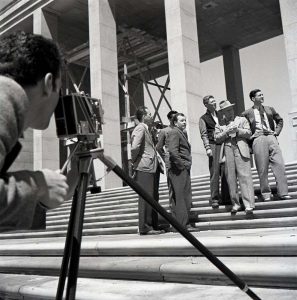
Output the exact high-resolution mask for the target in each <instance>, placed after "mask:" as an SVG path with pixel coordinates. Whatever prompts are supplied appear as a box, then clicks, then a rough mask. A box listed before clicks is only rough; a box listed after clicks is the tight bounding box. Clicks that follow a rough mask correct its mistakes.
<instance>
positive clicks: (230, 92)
mask: <svg viewBox="0 0 297 300" xmlns="http://www.w3.org/2000/svg"><path fill="white" fill-rule="evenodd" d="M223 61H224V72H225V82H226V92H227V99H228V100H229V101H230V102H232V103H235V104H236V105H235V106H234V109H235V113H236V114H237V115H239V114H240V113H242V112H243V111H244V96H243V87H242V78H241V67H240V57H239V50H238V49H237V48H235V47H233V46H230V47H226V48H224V49H223Z"/></svg>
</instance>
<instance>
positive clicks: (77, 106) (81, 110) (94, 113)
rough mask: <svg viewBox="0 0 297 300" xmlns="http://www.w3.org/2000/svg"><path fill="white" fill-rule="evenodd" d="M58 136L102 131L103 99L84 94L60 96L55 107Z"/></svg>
mask: <svg viewBox="0 0 297 300" xmlns="http://www.w3.org/2000/svg"><path fill="white" fill-rule="evenodd" d="M55 120H56V128H57V136H58V138H60V139H66V138H74V137H77V136H80V135H87V134H95V135H97V136H99V135H100V134H101V133H102V123H103V110H102V105H101V101H100V100H98V99H95V98H91V97H88V96H86V95H84V94H76V93H72V94H69V95H66V96H60V99H59V101H58V104H57V107H56V109H55Z"/></svg>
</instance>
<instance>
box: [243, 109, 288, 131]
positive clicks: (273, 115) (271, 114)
mask: <svg viewBox="0 0 297 300" xmlns="http://www.w3.org/2000/svg"><path fill="white" fill-rule="evenodd" d="M263 108H264V111H265V113H266V115H267V118H268V122H269V126H270V128H271V130H273V131H274V132H275V134H276V135H279V134H280V132H281V131H282V129H283V124H284V121H283V119H282V118H281V116H280V115H279V114H278V113H277V112H276V111H275V109H274V108H273V107H270V106H263ZM241 115H242V116H243V117H245V118H247V120H248V121H249V124H250V127H251V130H252V134H254V133H255V131H256V120H255V113H254V108H253V107H251V108H249V109H247V110H246V111H244V112H243V113H242V114H241ZM274 122H275V124H274ZM275 125H276V126H275Z"/></svg>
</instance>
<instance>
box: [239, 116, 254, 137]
mask: <svg viewBox="0 0 297 300" xmlns="http://www.w3.org/2000/svg"><path fill="white" fill-rule="evenodd" d="M240 121H241V126H240V127H238V128H237V130H238V131H237V136H238V137H241V138H244V139H247V140H249V139H250V137H251V135H252V131H251V128H250V124H249V122H248V120H247V119H246V118H245V117H242V119H241V120H240Z"/></svg>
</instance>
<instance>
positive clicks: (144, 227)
mask: <svg viewBox="0 0 297 300" xmlns="http://www.w3.org/2000/svg"><path fill="white" fill-rule="evenodd" d="M167 116H168V119H169V121H170V126H168V127H166V128H164V129H162V130H161V131H160V133H159V137H158V143H157V145H155V144H154V142H153V138H152V136H151V133H150V127H151V125H152V122H153V120H152V117H151V113H150V111H149V110H148V109H147V108H146V107H141V108H139V109H138V110H137V111H136V118H137V120H138V121H139V124H138V125H137V126H136V127H135V129H134V130H133V132H132V137H131V142H132V145H131V154H132V163H133V169H134V171H135V180H136V181H137V182H138V184H139V185H140V186H141V187H143V189H144V190H145V191H146V192H147V193H148V194H150V195H151V196H152V197H153V198H154V199H155V200H156V201H159V193H158V188H159V174H160V171H161V169H162V166H161V164H162V160H161V157H162V159H163V160H164V161H165V166H166V172H167V178H168V187H169V197H170V208H171V212H172V215H173V216H174V217H175V218H176V219H177V221H179V222H180V224H181V225H182V226H184V227H188V228H189V227H191V226H190V225H189V214H190V209H191V203H192V191H191V177H190V170H191V165H192V157H191V145H190V143H189V141H188V137H187V133H186V131H185V128H186V117H185V116H184V114H182V113H177V112H176V111H171V112H169V114H168V115H167ZM164 148H165V149H166V150H165V151H164ZM138 214H139V225H138V227H139V228H138V229H139V234H140V235H147V234H158V233H162V232H165V231H164V229H165V230H168V229H169V228H168V226H166V225H165V226H164V225H163V226H162V225H160V224H159V222H158V214H157V213H156V212H154V210H153V209H152V208H151V207H150V205H149V204H148V203H146V201H145V200H144V199H142V198H141V197H139V200H138Z"/></svg>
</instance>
